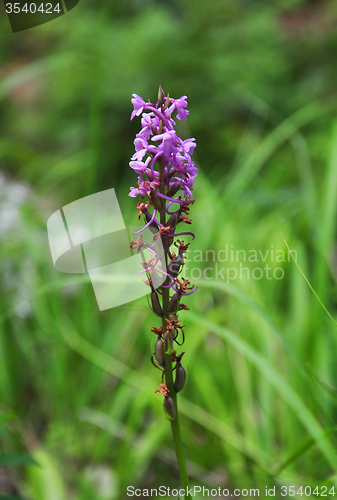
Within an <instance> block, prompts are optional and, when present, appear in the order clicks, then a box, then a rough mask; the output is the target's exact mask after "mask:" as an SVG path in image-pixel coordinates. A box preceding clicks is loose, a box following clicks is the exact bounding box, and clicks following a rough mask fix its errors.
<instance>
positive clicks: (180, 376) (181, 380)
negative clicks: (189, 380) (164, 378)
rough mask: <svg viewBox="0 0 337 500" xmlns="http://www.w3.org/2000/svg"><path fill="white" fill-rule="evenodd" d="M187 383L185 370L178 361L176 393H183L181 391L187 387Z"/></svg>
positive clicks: (175, 383) (175, 382)
mask: <svg viewBox="0 0 337 500" xmlns="http://www.w3.org/2000/svg"><path fill="white" fill-rule="evenodd" d="M185 381H186V372H185V368H184V367H183V366H182V365H181V363H180V361H178V362H177V368H176V379H175V381H174V390H175V391H176V392H179V391H181V389H182V388H183V387H184V385H185Z"/></svg>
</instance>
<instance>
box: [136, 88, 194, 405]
mask: <svg viewBox="0 0 337 500" xmlns="http://www.w3.org/2000/svg"><path fill="white" fill-rule="evenodd" d="M131 101H132V104H133V111H132V114H131V119H133V118H134V117H135V116H141V130H140V132H139V133H138V134H137V135H136V138H135V140H134V145H135V153H134V154H133V156H132V158H131V161H130V167H131V168H132V169H133V170H134V172H135V173H136V174H137V176H138V182H137V184H138V187H132V188H130V193H129V196H131V197H136V196H138V195H139V196H140V201H139V203H138V204H137V208H138V211H139V216H138V218H139V219H141V218H144V226H143V227H142V229H140V230H138V231H136V232H135V233H133V234H136V235H139V236H138V238H137V240H136V241H131V248H132V249H136V248H137V249H138V250H137V251H138V252H139V251H140V247H142V248H143V249H144V250H148V251H149V252H150V253H151V256H150V258H149V260H148V261H147V262H142V266H143V267H144V269H142V270H140V271H138V273H139V274H140V275H141V276H142V275H146V277H147V279H144V280H143V281H144V282H145V284H146V285H147V286H149V288H150V289H151V292H150V295H151V301H150V302H151V305H152V310H153V312H154V313H155V314H156V315H157V316H160V317H161V326H159V327H158V325H157V326H154V327H153V328H152V330H151V331H152V332H154V333H155V334H156V335H157V342H156V347H155V352H154V355H153V356H152V358H151V359H152V363H153V364H154V366H156V367H157V368H159V369H160V370H161V371H162V372H163V377H165V382H166V383H167V384H168V387H166V386H165V384H163V383H162V384H161V386H160V387H161V389H160V391H159V392H160V393H162V394H163V395H164V396H165V397H167V394H168V393H169V392H171V394H174V392H178V390H177V384H175V385H174V384H173V381H172V363H176V366H175V367H174V368H177V367H179V369H181V370H183V368H182V366H181V358H182V356H183V354H184V353H182V354H179V355H177V354H176V351H175V350H174V349H173V343H176V344H178V346H180V345H182V343H183V342H184V340H185V333H184V330H183V326H182V325H181V324H180V323H179V319H178V313H179V312H180V311H182V310H185V311H186V310H188V307H187V305H186V304H183V303H181V299H182V297H185V296H189V295H192V294H193V293H194V292H195V291H196V290H197V287H195V286H194V285H192V284H191V283H190V282H189V280H188V279H185V278H183V277H182V272H183V270H184V262H185V254H186V252H187V251H188V247H189V243H185V242H184V241H183V240H180V239H178V237H179V238H180V237H183V236H188V237H190V236H191V237H192V239H193V240H194V238H195V236H194V234H193V233H192V232H190V231H184V230H183V227H182V226H181V224H191V222H192V221H191V219H190V218H189V211H190V208H191V207H192V205H193V203H194V199H193V185H194V181H195V179H196V177H197V173H198V169H197V168H196V166H195V164H194V162H193V161H192V155H193V152H194V149H195V147H196V142H195V139H194V138H188V139H184V140H183V139H181V138H180V137H179V136H178V135H177V132H176V130H175V125H176V122H175V121H174V119H178V120H186V117H187V116H188V114H189V112H188V110H187V109H186V108H187V96H185V95H184V96H182V97H180V98H179V99H172V98H171V97H169V96H165V94H164V91H163V89H162V88H161V87H160V88H159V92H158V100H157V102H156V104H152V103H151V102H145V101H144V100H143V99H142V98H141V97H140V96H139V95H137V94H132V99H131ZM150 205H151V208H150ZM179 224H180V226H179ZM178 226H179V229H177V228H178ZM147 228H150V229H151V231H152V232H153V242H152V243H145V242H143V240H142V236H141V235H142V233H143V231H144V230H145V229H147ZM180 228H181V229H180ZM160 242H161V243H162V248H163V253H161V255H160V256H159V252H158V243H160ZM159 276H161V277H164V278H165V281H164V283H162V285H161V286H160V287H158V288H157V289H155V283H156V279H157V278H159ZM178 332H179V334H178ZM181 337H182V339H181ZM177 338H178V339H179V340H177ZM179 341H181V343H179ZM161 350H163V353H162V354H163V356H162V357H161V363H160V362H159V359H158V357H160V353H161ZM155 361H157V363H155ZM159 365H160V366H159ZM167 368H169V370H170V371H169V372H167V371H166V370H167ZM167 373H171V375H170V377H168V379H167V378H166V374H167ZM175 373H178V372H177V371H176V372H175ZM163 380H164V378H163ZM176 381H177V379H176ZM181 388H182V387H181ZM179 390H180V388H179ZM172 401H173V400H172Z"/></svg>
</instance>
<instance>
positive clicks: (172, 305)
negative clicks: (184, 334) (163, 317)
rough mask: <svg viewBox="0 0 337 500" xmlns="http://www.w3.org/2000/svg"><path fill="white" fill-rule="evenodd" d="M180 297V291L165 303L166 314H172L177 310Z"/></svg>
mask: <svg viewBox="0 0 337 500" xmlns="http://www.w3.org/2000/svg"><path fill="white" fill-rule="evenodd" d="M180 299H181V293H179V292H177V293H175V294H174V295H173V297H172V298H171V299H170V302H169V303H168V304H167V309H166V311H167V313H168V314H173V313H175V312H176V311H177V310H178V308H179V302H180Z"/></svg>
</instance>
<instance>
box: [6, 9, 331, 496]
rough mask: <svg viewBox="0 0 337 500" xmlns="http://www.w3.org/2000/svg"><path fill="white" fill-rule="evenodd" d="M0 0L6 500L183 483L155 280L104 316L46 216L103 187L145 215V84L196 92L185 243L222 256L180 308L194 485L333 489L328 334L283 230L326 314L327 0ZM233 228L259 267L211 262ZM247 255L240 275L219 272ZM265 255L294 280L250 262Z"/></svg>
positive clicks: (237, 242)
mask: <svg viewBox="0 0 337 500" xmlns="http://www.w3.org/2000/svg"><path fill="white" fill-rule="evenodd" d="M0 10H1V14H2V17H1V20H0V60H1V68H0V114H1V120H0V242H1V245H0V277H1V278H0V290H1V292H0V293H1V319H0V411H1V413H0V492H1V494H2V496H1V495H0V498H22V499H27V500H64V499H67V500H68V499H71V500H72V499H74V500H75V499H76V500H77V499H78V500H89V499H90V500H92V499H95V500H104V499H109V500H114V499H125V498H127V495H126V488H127V486H129V485H133V486H135V487H140V488H151V487H152V488H155V487H158V486H159V485H165V486H169V487H170V488H173V487H177V486H179V484H180V483H179V475H178V471H177V468H176V464H175V456H174V451H173V446H172V437H171V432H170V425H169V423H168V421H167V420H166V419H165V418H164V414H163V409H162V398H161V396H160V395H158V394H155V390H156V388H157V386H158V384H159V383H160V373H159V371H157V370H155V369H154V368H153V367H152V365H151V362H150V356H151V353H152V351H153V342H154V335H153V334H152V333H151V331H150V330H151V327H152V326H153V325H156V326H158V321H157V320H156V318H155V317H154V316H153V314H152V313H151V312H150V310H149V308H148V305H147V300H146V297H144V298H142V299H139V300H137V301H135V302H132V303H129V304H127V305H125V306H122V307H119V308H115V309H111V310H107V311H104V312H99V310H98V307H97V304H96V299H95V296H94V293H93V289H92V286H91V284H90V283H88V282H83V280H82V281H81V280H79V279H78V278H77V277H76V276H71V275H65V274H61V273H59V272H57V271H56V270H55V269H54V267H53V264H52V260H51V256H50V251H49V246H48V240H47V232H46V221H47V219H48V217H49V216H50V215H51V214H52V213H53V212H54V211H55V210H57V209H58V208H60V207H61V206H62V205H65V204H67V203H70V202H72V201H74V200H76V199H78V198H81V197H83V196H86V195H88V194H92V193H96V192H98V191H100V190H103V189H107V188H112V187H113V188H115V190H116V193H117V196H118V200H119V203H120V206H121V209H122V213H123V216H124V220H125V223H126V225H133V224H136V223H137V211H136V210H135V207H134V206H135V201H136V200H134V199H132V198H130V197H128V192H129V187H130V186H134V185H135V183H136V182H137V181H136V176H135V174H134V172H133V171H132V170H131V169H130V168H129V166H128V161H129V158H130V156H131V155H132V154H133V150H134V146H133V139H134V135H135V133H137V132H138V131H139V129H140V122H139V119H135V120H134V121H133V122H130V113H131V110H132V106H131V103H130V99H131V94H132V93H137V94H139V95H141V96H142V97H143V98H144V99H145V100H147V99H150V100H151V101H155V100H156V96H157V89H158V85H159V84H161V85H162V86H163V88H164V90H165V91H166V92H169V93H170V95H171V96H172V97H175V98H177V97H180V96H181V95H185V94H186V95H188V101H189V110H190V115H189V117H188V120H187V122H183V123H179V133H180V134H181V135H182V136H183V138H187V137H195V138H196V141H197V144H198V146H197V149H196V152H195V157H196V161H197V164H198V167H199V168H200V174H199V176H198V178H197V181H196V184H195V198H196V203H195V204H194V205H193V208H192V209H191V218H192V219H193V226H192V227H193V230H194V231H195V233H196V239H195V241H194V242H193V244H192V245H191V247H190V248H191V250H198V251H201V253H200V252H199V255H202V256H203V261H198V262H194V263H193V266H192V265H191V264H189V266H190V270H189V271H187V272H186V273H185V274H186V275H189V273H190V272H191V270H192V268H193V267H194V268H196V269H197V270H196V271H192V272H193V276H194V277H198V275H199V274H200V273H199V271H198V269H200V272H201V273H202V272H203V270H204V269H205V268H207V267H211V269H212V271H211V272H210V271H209V273H211V274H212V276H213V277H214V272H213V271H214V269H215V265H216V264H217V265H218V269H222V268H224V271H223V276H224V277H225V279H223V278H222V277H221V275H220V276H218V278H217V279H211V280H207V279H204V278H201V279H194V280H193V279H191V280H192V281H193V282H194V283H195V284H196V285H198V286H199V290H198V292H197V293H196V294H194V295H192V296H191V297H189V298H188V301H187V300H186V302H187V303H188V306H189V307H190V311H189V312H185V311H183V312H182V313H181V319H182V322H183V324H185V325H186V328H185V332H186V342H185V344H184V347H183V350H185V351H186V354H185V356H184V364H185V367H186V369H187V375H188V378H187V384H186V386H185V388H184V390H183V391H182V393H181V396H180V411H181V414H182V415H181V425H182V428H183V440H184V443H185V446H186V456H187V461H188V469H189V473H190V478H191V484H192V485H205V486H206V487H209V488H218V487H221V488H222V489H223V488H228V489H229V490H230V491H231V492H232V491H233V489H234V488H241V489H242V488H247V489H249V488H260V489H261V493H260V496H261V497H263V495H264V491H265V486H266V485H268V487H270V488H271V487H272V486H273V485H276V488H277V491H278V493H277V494H276V498H283V497H281V495H280V486H281V485H287V486H288V485H296V488H295V491H296V492H297V491H299V493H298V494H297V493H296V495H295V498H301V493H300V491H301V490H299V487H300V486H301V485H303V487H304V486H310V487H311V488H312V494H311V496H312V498H317V495H315V494H314V493H313V492H314V488H315V487H316V486H318V487H319V490H316V492H319V493H324V492H325V490H324V486H326V487H327V495H328V498H333V494H332V493H331V494H330V495H329V491H331V488H332V487H333V486H334V485H335V491H336V494H337V454H336V453H335V448H336V444H337V436H336V429H337V427H336V416H337V414H336V389H335V387H336V386H337V372H336V347H337V329H336V327H335V326H334V324H333V323H332V322H331V321H330V320H329V318H328V316H327V315H326V314H325V312H324V311H323V309H322V308H321V306H320V304H319V303H318V301H317V300H316V298H315V297H314V295H313V294H312V292H311V291H310V289H309V287H308V286H307V284H306V283H305V280H304V279H303V277H302V276H301V274H300V272H299V270H298V269H297V268H296V266H295V264H294V262H293V261H292V260H291V258H289V255H288V253H287V249H286V246H285V243H284V241H283V236H284V238H285V239H286V240H287V242H288V243H289V245H290V247H291V249H293V250H295V251H296V254H295V256H297V261H298V263H299V265H300V266H301V268H302V270H303V272H304V273H305V275H306V276H307V277H308V279H309V281H310V283H311V284H312V286H313V287H314V289H315V291H316V292H317V294H318V295H319V297H320V298H321V300H322V301H323V302H324V304H325V305H326V306H327V308H328V309H329V311H330V312H331V314H332V315H333V316H334V315H335V314H336V300H337V293H336V277H337V253H336V250H337V249H336V205H337V203H336V193H337V113H336V111H337V88H336V81H337V57H336V54H337V31H336V25H337V5H336V3H335V2H329V1H323V0H322V1H318V0H316V1H313V0H312V1H304V0H273V1H270V0H269V1H267V0H213V1H211V2H205V1H202V0H181V1H177V0H176V1H174V0H160V1H155V0H125V1H123V2H116V1H115V0H96V1H95V2H94V1H91V2H90V1H89V0H80V3H79V5H78V6H77V7H76V8H75V9H73V10H72V11H71V12H70V13H68V14H67V15H65V16H63V17H61V18H59V19H57V20H55V21H53V22H51V23H48V24H45V25H42V26H40V27H38V28H34V29H31V30H27V31H24V32H21V33H17V34H13V33H12V32H11V31H10V27H9V22H8V19H7V18H6V16H5V10H4V6H3V5H1V6H0ZM226 245H228V248H229V249H231V248H233V249H234V251H236V250H245V251H246V252H248V251H249V250H252V249H253V250H256V251H257V252H258V262H249V261H248V260H247V261H246V262H244V261H243V258H242V257H241V256H243V253H241V254H240V259H239V260H238V261H237V262H223V263H222V262H220V261H219V259H217V260H216V262H213V261H212V258H211V256H212V254H211V253H209V260H208V262H206V258H205V256H206V253H205V252H206V250H214V251H215V255H216V256H218V252H219V251H220V250H224V249H226ZM231 245H233V246H232V247H231ZM271 250H274V252H275V254H274V257H273V258H272V253H271ZM277 250H282V251H284V252H285V260H284V261H281V262H278V261H277V260H276V251H277ZM267 251H268V253H266V252H267ZM259 252H261V253H259ZM261 254H262V256H263V258H264V257H265V256H266V257H265V262H264V261H263V258H262V257H261ZM190 255H192V256H193V253H192V254H190ZM247 255H248V253H247ZM278 255H281V254H280V253H278ZM222 257H223V254H222ZM199 260H200V259H199ZM240 263H242V264H243V265H244V266H245V267H247V268H248V270H249V272H250V277H249V279H248V275H247V272H245V273H243V276H242V279H240V277H238V278H237V279H235V280H234V279H233V280H231V281H230V282H229V284H227V281H228V280H227V279H226V269H227V268H228V267H233V268H235V269H239V266H240ZM266 264H268V265H269V266H270V267H271V269H272V270H275V268H282V271H283V272H282V273H281V271H280V270H279V271H277V272H276V276H281V275H283V278H282V279H275V277H272V279H267V276H266V274H265V273H264V274H263V276H262V278H261V279H254V278H252V275H251V272H252V271H253V269H254V268H256V267H261V268H262V269H263V268H264V267H265V265H266ZM233 274H234V271H233V272H232V275H233ZM255 275H257V276H258V275H259V274H258V273H256V274H255ZM321 488H322V489H321ZM306 491H307V493H308V492H309V490H306ZM302 493H304V489H303V491H302ZM307 496H310V495H307ZM140 498H141V497H140ZM144 498H145V497H144ZM214 498H218V497H214ZM241 498H243V496H242V497H241Z"/></svg>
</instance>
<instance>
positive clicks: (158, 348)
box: [154, 337, 165, 366]
mask: <svg viewBox="0 0 337 500" xmlns="http://www.w3.org/2000/svg"><path fill="white" fill-rule="evenodd" d="M154 355H155V357H156V360H157V361H158V364H159V365H160V366H164V365H165V349H164V342H163V341H162V339H160V338H159V337H158V340H157V342H156V344H155V346H154Z"/></svg>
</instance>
